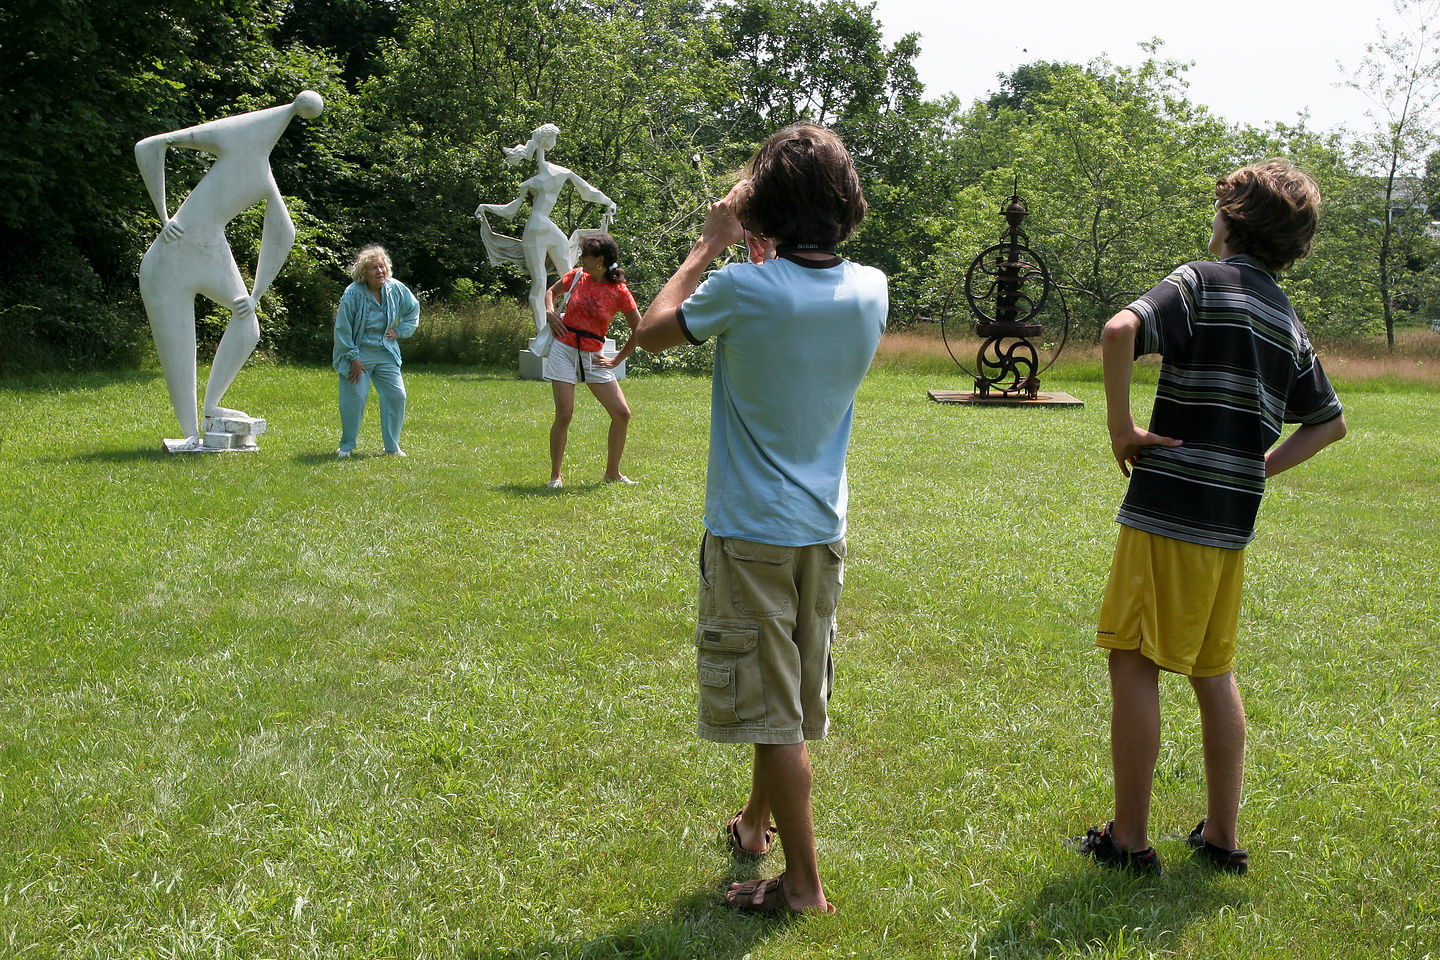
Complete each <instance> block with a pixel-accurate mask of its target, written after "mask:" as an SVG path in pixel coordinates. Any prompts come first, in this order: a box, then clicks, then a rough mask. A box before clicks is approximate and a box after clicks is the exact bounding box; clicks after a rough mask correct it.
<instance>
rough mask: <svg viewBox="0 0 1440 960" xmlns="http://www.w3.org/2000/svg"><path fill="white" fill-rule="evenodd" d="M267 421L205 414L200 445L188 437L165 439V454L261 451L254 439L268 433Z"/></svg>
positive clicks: (201, 422)
mask: <svg viewBox="0 0 1440 960" xmlns="http://www.w3.org/2000/svg"><path fill="white" fill-rule="evenodd" d="M265 426H266V424H265V421H264V420H261V419H259V418H258V417H203V418H201V420H200V430H201V434H200V444H199V445H198V446H196V445H193V444H192V443H191V441H190V440H189V439H187V438H185V437H181V438H180V439H178V440H169V439H167V440H166V441H165V452H166V453H230V452H235V451H241V450H246V451H248V450H259V449H260V446H259V444H257V443H256V442H255V438H256V437H258V436H259V435H260V434H262V433H264V432H265Z"/></svg>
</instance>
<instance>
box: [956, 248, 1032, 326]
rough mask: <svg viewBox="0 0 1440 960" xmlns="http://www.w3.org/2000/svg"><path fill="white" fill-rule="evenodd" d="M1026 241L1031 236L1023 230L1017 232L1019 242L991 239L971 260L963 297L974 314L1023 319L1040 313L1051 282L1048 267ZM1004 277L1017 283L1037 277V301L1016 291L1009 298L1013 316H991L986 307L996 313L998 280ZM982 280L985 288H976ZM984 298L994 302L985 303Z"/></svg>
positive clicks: (993, 319) (1002, 320)
mask: <svg viewBox="0 0 1440 960" xmlns="http://www.w3.org/2000/svg"><path fill="white" fill-rule="evenodd" d="M1029 241H1030V238H1029V237H1027V236H1025V234H1023V233H1021V234H1018V242H1014V243H1012V242H1010V241H1008V240H1006V241H1002V242H1000V243H992V244H991V245H990V246H988V247H986V248H985V249H984V250H981V251H980V253H979V254H978V255H977V256H976V257H975V259H974V260H971V261H970V269H969V270H966V271H965V299H966V300H967V301H968V302H969V304H970V310H971V312H972V313H973V314H974V315H975V316H976V317H978V318H980V319H981V320H987V321H989V322H991V323H1025V322H1026V321H1028V320H1029V319H1030V318H1031V317H1033V316H1035V314H1037V313H1039V312H1040V310H1041V308H1042V307H1044V306H1045V302H1046V301H1047V300H1049V299H1050V288H1051V287H1052V286H1053V284H1052V283H1051V282H1050V271H1049V270H1047V269H1045V261H1044V260H1041V259H1040V257H1039V256H1038V255H1037V254H1036V253H1035V252H1034V251H1033V250H1031V249H1030V247H1029V246H1027V244H1028V243H1029ZM977 275H978V276H977ZM1005 279H1010V280H1012V281H1013V282H1014V283H1016V284H1017V285H1023V284H1024V283H1026V282H1031V281H1037V280H1038V281H1039V283H1040V300H1039V302H1036V301H1035V300H1033V299H1032V298H1031V297H1030V296H1028V295H1027V294H1025V293H1022V292H1019V291H1017V292H1016V293H1015V294H1014V296H1013V298H1012V300H1011V305H1012V306H1013V307H1014V309H1015V315H1014V316H1013V317H1001V316H991V314H989V313H987V312H986V310H987V309H990V310H993V311H994V313H995V314H999V313H1000V312H1001V311H1000V305H1001V302H1002V301H1001V298H1002V297H1003V291H1002V290H1001V283H1002V281H1003V280H1005ZM981 283H985V284H986V286H985V289H984V290H977V289H976V288H977V287H978V286H979V285H980V284H981ZM987 300H988V301H990V302H991V303H993V304H994V306H993V307H992V306H991V305H990V303H986V301H987Z"/></svg>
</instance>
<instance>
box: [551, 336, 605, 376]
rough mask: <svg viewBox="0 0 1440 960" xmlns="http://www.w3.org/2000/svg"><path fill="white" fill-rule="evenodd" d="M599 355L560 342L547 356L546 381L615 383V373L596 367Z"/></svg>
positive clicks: (552, 347) (556, 343)
mask: <svg viewBox="0 0 1440 960" xmlns="http://www.w3.org/2000/svg"><path fill="white" fill-rule="evenodd" d="M598 356H600V354H599V353H591V352H588V351H585V350H577V349H576V348H574V347H572V346H568V345H566V344H563V343H560V342H559V341H558V340H557V341H556V342H555V344H554V345H553V346H551V347H550V352H549V353H548V354H546V356H545V370H544V373H545V379H546V380H554V381H557V382H559V383H615V382H616V379H615V371H614V370H613V369H611V370H606V369H605V368H604V367H597V366H595V358H596V357H598Z"/></svg>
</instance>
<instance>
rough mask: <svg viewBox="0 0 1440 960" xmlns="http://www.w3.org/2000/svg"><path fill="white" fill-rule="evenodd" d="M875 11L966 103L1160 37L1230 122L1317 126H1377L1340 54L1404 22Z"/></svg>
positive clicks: (1177, 10) (1114, 1)
mask: <svg viewBox="0 0 1440 960" xmlns="http://www.w3.org/2000/svg"><path fill="white" fill-rule="evenodd" d="M875 17H876V19H877V20H879V21H880V23H881V24H882V26H883V28H884V34H885V39H886V41H887V42H890V43H893V42H894V41H895V40H896V39H898V38H899V37H900V36H902V35H904V34H906V33H918V34H920V36H921V44H920V50H921V52H920V57H919V59H918V60H917V61H916V67H917V69H918V71H919V74H920V80H921V82H923V83H924V84H925V91H926V95H927V96H929V97H938V96H942V95H944V94H945V93H953V94H955V95H956V96H958V97H959V98H960V100H961V102H962V103H964V104H967V105H968V104H969V103H970V102H971V101H973V100H976V99H979V98H982V97H986V96H988V95H989V94H990V93H992V92H994V91H995V90H996V89H997V87H998V86H999V84H998V82H997V81H996V79H995V75H996V74H997V73H1008V72H1010V71H1012V70H1014V69H1015V67H1017V66H1019V65H1021V64H1024V63H1029V62H1031V61H1034V60H1060V61H1069V62H1074V63H1086V62H1088V61H1089V60H1091V59H1092V58H1094V57H1096V56H1098V55H1100V54H1102V53H1103V54H1106V55H1108V56H1109V58H1110V59H1111V60H1112V61H1114V62H1115V63H1117V64H1122V65H1127V66H1133V65H1135V64H1137V63H1139V62H1141V61H1142V60H1144V58H1145V54H1144V52H1143V51H1142V50H1141V49H1140V47H1139V46H1138V44H1139V43H1141V42H1142V41H1146V40H1150V39H1151V38H1153V37H1157V36H1158V37H1160V38H1161V39H1162V40H1164V41H1165V44H1164V46H1163V47H1161V49H1160V53H1161V56H1162V57H1164V58H1168V59H1172V60H1179V61H1181V62H1186V61H1193V62H1194V66H1193V67H1191V68H1190V70H1189V71H1188V72H1187V73H1186V78H1187V79H1188V80H1189V83H1190V91H1189V92H1190V99H1191V101H1193V102H1196V103H1203V104H1205V105H1206V106H1208V107H1210V109H1211V110H1212V111H1213V112H1214V113H1216V114H1218V115H1219V116H1221V117H1222V118H1224V119H1225V120H1227V121H1229V122H1231V123H1248V124H1251V125H1253V126H1261V125H1263V124H1265V123H1267V122H1269V121H1272V120H1279V121H1283V122H1286V123H1293V122H1295V120H1296V118H1297V115H1298V114H1299V113H1300V111H1302V110H1309V112H1310V122H1309V125H1310V127H1311V129H1315V130H1331V129H1334V128H1336V127H1338V126H1339V125H1340V124H1342V123H1343V124H1345V125H1347V126H1348V127H1349V128H1350V129H1351V130H1352V131H1362V130H1366V129H1368V127H1369V121H1367V120H1366V118H1365V111H1366V110H1367V109H1369V107H1370V103H1369V101H1367V100H1366V99H1365V98H1364V97H1362V96H1361V95H1360V94H1359V93H1357V92H1355V91H1353V90H1347V89H1341V88H1339V87H1337V86H1336V83H1337V82H1339V81H1340V80H1342V79H1343V76H1344V74H1343V73H1342V72H1341V69H1340V68H1339V67H1338V66H1337V65H1336V61H1341V62H1343V63H1344V64H1345V66H1346V67H1347V68H1352V69H1353V68H1354V67H1355V66H1356V65H1358V64H1359V62H1360V59H1361V57H1363V56H1364V54H1365V45H1366V44H1367V43H1369V42H1371V41H1373V40H1376V39H1378V38H1379V26H1378V25H1379V23H1380V22H1381V21H1382V19H1383V20H1384V21H1385V23H1386V25H1387V26H1388V27H1391V28H1392V31H1393V28H1394V27H1395V26H1396V24H1397V23H1398V20H1397V18H1396V15H1395V13H1394V10H1393V8H1392V7H1391V5H1390V3H1388V2H1385V0H1343V2H1332V3H1312V2H1301V0H1252V2H1249V3H1215V2H1211V3H1172V2H1165V0H1098V2H1090V3H1083V2H1076V0H1010V2H998V3H997V2H993V0H992V2H986V3H969V2H957V0H876V4H875Z"/></svg>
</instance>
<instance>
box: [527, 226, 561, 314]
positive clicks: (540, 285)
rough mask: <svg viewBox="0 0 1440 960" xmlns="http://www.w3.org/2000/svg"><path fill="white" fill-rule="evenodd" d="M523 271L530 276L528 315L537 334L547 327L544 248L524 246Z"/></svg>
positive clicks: (547, 277) (546, 278)
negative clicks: (531, 316)
mask: <svg viewBox="0 0 1440 960" xmlns="http://www.w3.org/2000/svg"><path fill="white" fill-rule="evenodd" d="M525 269H526V271H527V272H529V274H530V313H531V314H532V315H533V316H534V319H535V333H536V334H539V333H540V332H541V331H543V330H544V329H545V328H546V327H547V326H549V322H548V321H547V320H546V319H545V288H546V287H547V286H549V283H548V282H547V281H548V280H549V279H550V277H549V275H548V274H547V273H546V272H545V248H544V247H536V246H535V245H534V244H530V243H527V244H526V245H525ZM557 306H558V304H557Z"/></svg>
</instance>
